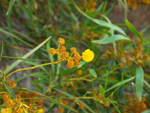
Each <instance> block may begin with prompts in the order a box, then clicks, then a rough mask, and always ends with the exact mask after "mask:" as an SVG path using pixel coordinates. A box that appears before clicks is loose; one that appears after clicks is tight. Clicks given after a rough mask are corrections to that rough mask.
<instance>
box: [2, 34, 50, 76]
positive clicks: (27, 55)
mask: <svg viewBox="0 0 150 113" xmlns="http://www.w3.org/2000/svg"><path fill="white" fill-rule="evenodd" d="M50 38H51V36H50V37H49V38H48V39H46V40H45V41H44V42H42V43H41V44H39V45H38V46H37V47H35V48H34V49H32V50H31V51H30V52H28V53H27V54H26V55H24V56H23V57H22V58H27V57H29V56H30V55H31V54H32V53H34V52H35V51H37V50H38V49H39V48H40V47H42V46H43V45H44V44H45V43H46V42H47V41H48V40H49V39H50ZM22 61H23V60H17V61H16V62H14V63H13V64H11V65H10V66H9V67H8V69H7V72H6V74H7V73H8V72H10V71H11V70H12V69H13V68H14V67H16V66H17V65H18V64H20V63H21V62H22ZM2 74H3V73H2ZM2 74H1V75H2ZM1 75H0V76H1Z"/></svg>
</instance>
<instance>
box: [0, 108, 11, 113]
mask: <svg viewBox="0 0 150 113" xmlns="http://www.w3.org/2000/svg"><path fill="white" fill-rule="evenodd" d="M1 113H12V110H11V109H10V108H5V109H4V108H2V109H1Z"/></svg>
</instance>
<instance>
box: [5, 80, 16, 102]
mask: <svg viewBox="0 0 150 113" xmlns="http://www.w3.org/2000/svg"><path fill="white" fill-rule="evenodd" d="M3 84H4V87H5V88H6V90H7V91H8V93H9V94H10V95H11V98H12V99H14V98H17V97H16V95H15V94H14V93H13V92H12V90H11V89H10V88H9V87H8V86H7V84H6V83H5V82H4V81H3Z"/></svg>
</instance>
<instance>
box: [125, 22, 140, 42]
mask: <svg viewBox="0 0 150 113" xmlns="http://www.w3.org/2000/svg"><path fill="white" fill-rule="evenodd" d="M126 24H127V26H128V28H129V29H130V31H131V32H132V33H133V34H135V35H136V36H137V37H139V38H140V39H141V40H142V41H143V39H142V37H141V35H140V33H139V32H138V31H137V30H136V29H135V27H134V26H133V25H132V24H131V23H130V22H129V21H128V20H126Z"/></svg>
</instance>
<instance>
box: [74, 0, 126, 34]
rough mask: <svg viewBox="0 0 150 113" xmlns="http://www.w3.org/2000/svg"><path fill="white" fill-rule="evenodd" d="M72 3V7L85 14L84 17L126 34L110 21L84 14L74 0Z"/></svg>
mask: <svg viewBox="0 0 150 113" xmlns="http://www.w3.org/2000/svg"><path fill="white" fill-rule="evenodd" d="M72 3H73V5H74V7H75V8H76V9H77V10H78V11H79V12H80V13H81V14H82V15H83V16H85V17H86V18H88V19H89V20H91V21H93V22H94V23H96V24H98V25H100V26H103V27H108V28H110V29H113V30H116V31H119V32H120V33H122V34H124V35H126V33H125V32H124V31H123V30H122V29H121V28H120V27H118V26H116V25H114V24H111V23H107V22H105V21H103V20H98V19H94V18H92V17H90V16H88V15H87V14H85V13H84V12H83V11H81V10H80V9H79V7H78V6H77V5H76V4H75V2H74V0H72Z"/></svg>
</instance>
